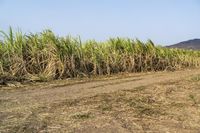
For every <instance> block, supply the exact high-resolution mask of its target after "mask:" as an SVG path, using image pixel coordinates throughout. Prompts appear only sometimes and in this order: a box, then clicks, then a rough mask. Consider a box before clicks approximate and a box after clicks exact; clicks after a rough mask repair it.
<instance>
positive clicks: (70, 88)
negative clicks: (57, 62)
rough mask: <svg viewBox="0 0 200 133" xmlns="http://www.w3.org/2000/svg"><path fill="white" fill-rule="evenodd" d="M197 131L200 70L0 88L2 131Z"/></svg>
mask: <svg viewBox="0 0 200 133" xmlns="http://www.w3.org/2000/svg"><path fill="white" fill-rule="evenodd" d="M7 132H11V133H12V132H13V133H14V132H18V133H23V132H24V133H37V132H39V133H43V132H45V133H46V132H51V133H56V132H63V133H65V132H70V133H71V132H72V133H73V132H77V133H79V132H83V133H105V132H108V133H126V132H127V133H129V132H130V133H131V132H139V133H141V132H170V133H171V132H180V133H184V132H185V133H187V132H194V133H199V132H200V70H197V69H196V70H195V69H193V70H184V71H177V72H158V73H142V74H122V75H114V76H112V77H100V78H94V79H82V80H80V79H76V80H62V81H54V82H48V83H37V84H33V85H26V86H18V87H0V133H7Z"/></svg>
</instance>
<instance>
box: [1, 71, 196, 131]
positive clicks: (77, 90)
mask: <svg viewBox="0 0 200 133" xmlns="http://www.w3.org/2000/svg"><path fill="white" fill-rule="evenodd" d="M198 74H200V70H197V69H195V70H184V71H177V72H158V73H147V74H144V73H143V74H127V75H118V76H116V75H115V76H113V77H110V78H100V79H94V80H86V79H85V80H71V81H68V80H65V81H56V82H50V83H44V84H39V85H34V86H26V87H22V88H15V89H10V90H8V89H1V88H0V119H1V120H0V132H4V131H5V132H10V131H12V130H13V131H19V132H21V131H27V130H26V129H24V127H25V128H27V127H26V126H28V125H32V124H33V123H31V124H30V123H28V125H26V122H27V121H29V119H33V118H32V117H33V116H32V115H33V114H37V115H39V114H40V113H41V112H43V113H44V112H46V113H49V112H53V113H55V111H57V109H58V108H60V107H58V108H57V106H59V105H60V104H63V103H65V102H66V101H70V103H68V102H67V104H70V105H71V104H73V100H76V101H81V99H85V98H89V99H90V98H91V97H95V96H102V95H107V94H114V93H115V92H119V91H128V90H130V91H131V90H135V89H141V88H143V87H145V86H153V85H155V84H160V83H169V84H170V83H171V82H172V83H173V82H177V81H181V80H185V79H187V78H189V77H191V76H194V75H198ZM83 101H84V100H83ZM71 102H72V103H71ZM55 106H56V107H55ZM80 106H81V105H80ZM52 107H54V110H51V109H52ZM47 110H48V111H47ZM49 110H50V111H49ZM69 110H70V109H69ZM38 111H39V112H38ZM40 111H41V112H40ZM56 113H58V112H56ZM19 114H20V115H21V117H19ZM16 117H17V118H16ZM37 117H38V116H37ZM78 117H79V116H78ZM80 117H87V113H86V116H84V115H83V116H82V115H80ZM12 118H14V119H12ZM34 119H36V118H35V117H34ZM99 119H101V118H99ZM9 120H12V122H11V121H9ZM45 120H46V117H45ZM32 121H33V120H32ZM38 121H39V120H38V119H37V120H36V123H38ZM99 121H105V119H104V120H99ZM7 122H8V123H10V125H8V123H7ZM43 122H44V121H43ZM112 122H113V124H114V125H116V127H118V126H119V125H118V124H119V123H116V122H115V121H112ZM112 122H111V123H112ZM19 123H20V124H19ZM44 123H45V122H44ZM44 123H42V124H41V123H40V124H41V125H45V124H44ZM102 124H103V123H102ZM1 125H3V126H2V127H1ZM33 125H34V124H33ZM41 125H39V126H38V125H37V124H35V125H34V126H36V127H31V128H30V129H32V130H36V132H37V131H38V130H40V128H43V127H41ZM47 125H48V124H46V126H47ZM68 125H70V124H69V123H68ZM111 125H112V124H111ZM21 127H23V128H22V129H21ZM52 127H53V126H52ZM57 128H58V129H60V128H59V126H58V127H57ZM113 128H115V126H114V127H113ZM5 129H7V130H5ZM10 129H11V130H10ZM28 129H29V128H28ZM55 129H56V127H55ZM68 129H70V127H68ZM106 129H107V130H111V129H112V127H111V128H108V127H105V128H102V132H104V130H106ZM41 130H42V129H41ZM71 131H72V130H71ZM91 131H95V130H93V129H91ZM120 131H123V132H125V128H122V129H119V132H120ZM129 131H131V129H130V130H129ZM129 131H128V130H127V132H129ZM60 132H61V131H60ZM63 132H64V131H63ZM72 132H73V131H72ZM74 132H76V130H74ZM77 132H79V131H77ZM88 132H90V130H88Z"/></svg>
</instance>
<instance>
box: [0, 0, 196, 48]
mask: <svg viewBox="0 0 200 133" xmlns="http://www.w3.org/2000/svg"><path fill="white" fill-rule="evenodd" d="M0 12H1V14H2V15H1V16H0V19H1V22H0V30H3V31H8V28H9V26H12V27H13V28H14V29H17V28H19V29H21V30H22V31H23V32H26V33H28V32H41V31H42V30H44V29H51V30H53V31H54V32H55V33H56V34H57V35H60V36H65V35H72V36H79V35H80V36H81V38H82V39H83V40H87V39H96V40H97V41H104V40H107V39H108V38H109V37H117V36H119V37H129V38H139V39H141V40H143V41H145V40H147V39H151V40H153V41H154V42H155V43H156V44H162V45H170V44H175V43H178V42H181V41H186V40H190V39H195V38H200V30H199V28H197V27H198V26H199V23H200V17H199V13H200V1H198V0H190V1H188V0H163V1H160V0H151V1H147V0H124V1H122V0H101V1H93V0H84V1H81V0H73V1H72V0H66V1H64V0H57V1H53V0H52V1H47V0H43V1H39V0H34V1H30V0H29V1H27V0H20V1H12V0H0Z"/></svg>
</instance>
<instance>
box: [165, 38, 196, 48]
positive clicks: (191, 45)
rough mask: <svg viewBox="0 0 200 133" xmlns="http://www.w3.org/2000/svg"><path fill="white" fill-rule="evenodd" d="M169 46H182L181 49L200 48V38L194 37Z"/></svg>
mask: <svg viewBox="0 0 200 133" xmlns="http://www.w3.org/2000/svg"><path fill="white" fill-rule="evenodd" d="M166 47H168V48H181V49H192V50H200V39H193V40H188V41H184V42H180V43H177V44H174V45H169V46H166Z"/></svg>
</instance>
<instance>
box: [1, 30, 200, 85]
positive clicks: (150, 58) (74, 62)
mask: <svg viewBox="0 0 200 133" xmlns="http://www.w3.org/2000/svg"><path fill="white" fill-rule="evenodd" d="M0 34H1V37H2V39H1V40H0V78H1V77H4V78H5V77H13V78H14V79H17V80H21V79H22V80H23V79H31V80H42V81H44V80H52V79H61V78H73V77H83V76H90V75H110V74H113V73H120V72H130V73H133V72H147V71H164V70H168V69H174V70H176V69H181V68H189V67H199V65H200V52H199V51H192V50H183V49H168V48H164V47H160V46H155V45H154V43H153V42H152V41H151V40H148V41H147V42H142V41H140V40H138V39H135V40H132V39H126V38H111V39H109V40H108V41H105V42H96V41H95V40H89V41H86V42H84V43H82V42H81V39H80V38H73V37H71V36H67V37H58V36H56V35H55V34H54V33H53V32H52V31H51V30H44V31H43V32H41V33H35V34H33V33H30V34H23V33H22V32H20V31H18V32H13V30H12V28H10V29H9V32H8V33H5V32H3V31H1V32H0Z"/></svg>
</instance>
